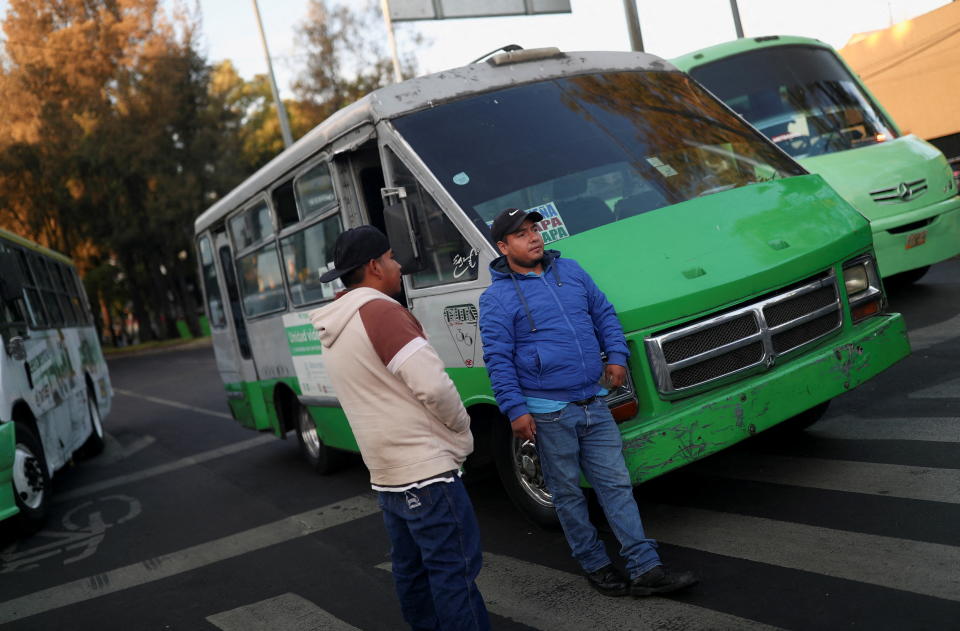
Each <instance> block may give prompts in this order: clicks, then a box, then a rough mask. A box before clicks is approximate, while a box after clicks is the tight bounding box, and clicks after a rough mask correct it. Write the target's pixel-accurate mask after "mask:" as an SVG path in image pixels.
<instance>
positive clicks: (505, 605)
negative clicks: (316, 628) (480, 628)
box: [377, 552, 777, 631]
mask: <svg viewBox="0 0 960 631" xmlns="http://www.w3.org/2000/svg"><path fill="white" fill-rule="evenodd" d="M377 568H378V569H381V570H386V571H388V572H389V571H390V563H381V564H380V565H377ZM477 587H479V588H480V593H482V594H483V600H484V602H486V604H487V609H488V610H489V611H490V612H491V613H495V614H496V615H498V616H502V617H504V618H509V619H510V620H514V621H516V622H519V623H521V624H524V625H526V626H528V627H533V628H535V629H549V630H550V631H583V629H590V630H591V631H605V630H608V629H609V630H610V631H621V630H622V629H635V630H640V629H684V631H697V630H703V631H712V630H715V629H757V630H761V629H776V628H777V627H771V626H769V625H765V624H761V623H759V622H755V621H753V620H748V619H746V618H739V617H737V616H733V615H729V614H725V613H723V612H720V611H714V610H712V609H705V608H703V607H698V606H696V605H688V604H685V603H682V602H678V601H675V600H670V599H667V598H642V599H633V598H630V597H624V598H610V597H608V596H601V595H600V594H598V593H597V592H595V591H594V590H593V589H591V588H590V586H589V585H587V582H586V580H585V579H584V578H583V576H580V575H579V574H572V573H570V572H563V571H560V570H555V569H553V568H549V567H545V566H543V565H539V564H536V563H528V562H527V561H521V560H520V559H515V558H513V557H508V556H502V555H499V554H493V553H491V552H486V553H484V555H483V570H482V571H481V572H480V576H478V577H477Z"/></svg>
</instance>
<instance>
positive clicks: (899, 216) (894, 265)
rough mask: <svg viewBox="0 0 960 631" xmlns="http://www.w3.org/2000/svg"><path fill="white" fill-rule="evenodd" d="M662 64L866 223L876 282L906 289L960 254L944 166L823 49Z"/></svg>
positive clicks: (787, 42)
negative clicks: (695, 84) (886, 280)
mask: <svg viewBox="0 0 960 631" xmlns="http://www.w3.org/2000/svg"><path fill="white" fill-rule="evenodd" d="M672 62H673V63H674V64H676V66H677V67H678V68H680V69H682V70H686V71H687V72H689V73H690V75H691V76H692V77H693V78H694V79H696V80H697V81H699V82H700V83H701V84H703V86H704V87H706V88H707V89H708V90H710V91H711V92H713V93H714V94H715V95H716V96H718V97H719V98H720V99H721V100H722V101H724V102H725V103H726V104H727V105H729V106H730V107H731V108H732V109H733V110H735V111H736V112H737V113H738V114H740V116H742V117H743V118H744V119H746V120H747V121H748V122H749V123H750V124H751V125H753V126H754V127H756V128H757V129H758V130H760V131H761V132H762V133H763V134H764V135H766V136H767V137H768V138H770V140H772V141H773V142H774V143H775V144H776V145H777V146H778V147H780V148H781V149H783V150H784V151H785V152H787V153H789V154H790V155H791V156H792V157H793V158H795V159H796V160H797V161H798V162H800V164H802V165H803V166H804V167H805V168H806V169H808V170H809V171H810V172H812V173H818V174H820V175H821V176H823V178H824V179H825V180H826V181H827V182H828V183H829V184H830V186H832V187H833V188H834V189H835V190H836V191H837V192H838V193H840V194H841V195H842V196H843V197H844V198H845V199H846V200H847V201H849V202H850V203H851V204H853V206H854V207H855V208H856V209H857V210H859V211H860V212H861V213H863V215H864V216H865V217H866V218H867V219H869V220H870V225H871V229H872V231H873V242H874V246H875V248H876V251H877V263H878V265H879V267H880V274H881V276H883V277H888V276H893V275H897V277H896V280H899V281H904V282H913V281H916V280H919V279H920V278H921V277H922V276H923V275H924V274H925V273H926V271H927V270H928V269H929V267H930V265H932V264H933V263H937V262H939V261H943V260H945V259H948V258H950V257H952V256H955V255H956V254H958V253H960V197H958V196H957V183H956V180H955V178H954V176H953V170H952V169H951V167H950V165H949V164H948V163H947V160H946V158H945V157H944V156H943V154H942V153H940V150H939V149H937V148H936V147H934V146H933V145H931V144H930V143H928V142H926V141H924V140H922V139H920V138H917V137H916V136H914V135H912V134H906V135H904V134H903V133H902V132H901V131H900V129H899V128H898V127H897V125H896V123H895V122H894V121H893V119H892V118H891V117H890V115H889V114H888V113H887V112H886V111H885V110H884V109H883V106H882V105H881V104H880V103H879V102H877V100H876V99H875V98H874V97H873V95H872V94H871V93H870V91H869V90H868V89H867V87H866V86H865V85H864V84H863V83H862V82H861V81H860V79H859V78H858V77H857V75H856V74H855V73H854V72H853V71H852V70H851V69H850V67H849V66H847V64H846V63H845V62H844V61H843V59H842V58H841V57H840V55H838V54H837V52H836V51H835V50H834V49H833V48H831V47H830V46H829V45H827V44H824V43H823V42H821V41H818V40H815V39H809V38H805V37H786V36H779V35H771V36H767V37H754V38H741V39H738V40H735V41H732V42H727V43H725V44H719V45H717V46H711V47H709V48H704V49H702V50H698V51H695V52H692V53H688V54H686V55H683V56H682V57H677V58H676V59H673V60H672Z"/></svg>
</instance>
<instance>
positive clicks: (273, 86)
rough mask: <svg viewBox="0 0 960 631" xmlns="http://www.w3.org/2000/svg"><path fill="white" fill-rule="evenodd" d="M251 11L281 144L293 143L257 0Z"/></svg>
mask: <svg viewBox="0 0 960 631" xmlns="http://www.w3.org/2000/svg"><path fill="white" fill-rule="evenodd" d="M253 13H254V14H255V15H256V16H257V28H258V29H260V41H261V42H263V54H264V55H266V56H267V74H268V75H269V77H270V91H271V92H273V102H274V103H276V104H277V116H278V117H279V118H280V134H281V135H282V136H283V146H284V147H289V146H290V145H292V144H293V135H292V134H291V133H290V121H289V120H288V119H287V108H285V107H284V106H283V101H282V100H280V91H279V90H277V79H276V77H274V76H273V62H272V61H271V60H270V49H269V48H268V47H267V36H266V34H265V33H264V32H263V21H262V20H261V19H260V7H259V6H257V0H253Z"/></svg>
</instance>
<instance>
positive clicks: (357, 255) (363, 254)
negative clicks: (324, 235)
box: [320, 226, 390, 283]
mask: <svg viewBox="0 0 960 631" xmlns="http://www.w3.org/2000/svg"><path fill="white" fill-rule="evenodd" d="M389 249H390V242H389V241H387V236H386V235H385V234H383V233H382V232H380V230H379V229H377V228H376V227H375V226H357V227H356V228H350V229H349V230H344V231H343V232H341V233H340V234H339V235H337V241H336V243H334V244H333V269H332V270H329V271H327V272H326V273H325V274H324V275H323V276H321V277H320V282H321V283H329V282H330V281H332V280H336V279H338V278H340V277H341V276H343V275H344V274H346V273H347V272H351V271H353V270H355V269H357V268H358V267H360V266H361V265H366V264H367V262H369V261H372V260H373V259H378V258H380V257H381V256H383V254H384V253H385V252H386V251H387V250H389Z"/></svg>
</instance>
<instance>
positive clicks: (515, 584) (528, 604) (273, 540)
mask: <svg viewBox="0 0 960 631" xmlns="http://www.w3.org/2000/svg"><path fill="white" fill-rule="evenodd" d="M890 302H891V307H892V309H893V310H898V311H901V312H902V313H904V315H905V317H906V319H907V323H908V326H909V327H910V329H911V341H912V343H913V345H914V353H913V355H912V356H910V357H909V358H907V359H906V360H904V361H903V362H901V363H900V364H898V365H896V366H895V367H893V368H892V369H891V370H889V371H887V372H886V373H884V374H882V375H880V376H879V377H878V378H876V379H874V380H873V381H871V382H869V383H867V384H865V385H864V386H862V387H860V388H859V389H857V390H855V391H853V392H850V393H848V394H846V395H844V396H843V397H840V398H838V399H837V400H835V401H834V403H833V405H832V407H831V409H830V411H829V413H828V415H827V416H826V417H825V418H824V419H823V420H822V421H820V422H819V423H817V424H816V425H814V426H813V427H812V428H811V429H810V430H808V431H807V432H805V433H803V434H801V435H799V436H797V437H796V438H795V439H793V440H790V441H752V442H748V443H744V444H742V445H741V446H738V447H736V448H734V449H731V450H728V451H726V452H724V453H722V454H719V455H717V456H715V457H712V458H709V459H707V460H704V461H702V462H699V463H696V464H694V465H692V466H689V467H687V468H686V469H684V470H681V471H678V472H676V473H673V474H670V475H668V476H664V477H663V478H660V479H658V480H655V481H653V482H651V483H648V484H645V485H643V486H641V487H639V488H638V489H637V496H638V499H639V501H640V504H641V512H642V515H643V517H644V520H645V523H646V526H647V529H648V532H649V534H650V535H651V536H653V537H656V538H658V539H659V540H660V542H661V543H660V550H661V553H662V555H663V557H664V559H665V560H666V561H667V563H669V564H671V565H674V566H677V567H682V568H691V569H695V570H696V571H698V572H699V573H700V574H701V576H702V579H703V580H702V583H701V584H700V585H699V586H697V587H696V588H694V589H691V590H690V591H688V592H686V593H684V594H682V595H680V596H678V597H677V598H672V599H664V598H651V599H644V600H630V599H608V598H603V597H601V596H598V595H595V594H594V593H593V592H592V591H591V590H589V588H588V587H587V585H586V583H585V582H584V581H583V579H582V578H581V577H580V576H579V574H578V570H577V566H576V564H575V562H574V561H573V560H572V559H571V558H570V557H569V554H568V552H567V548H566V544H565V543H564V541H563V539H562V535H561V534H560V533H558V532H550V531H543V530H540V529H538V528H536V527H533V526H531V525H530V524H529V523H528V522H526V521H525V520H524V519H523V518H522V517H521V516H520V515H519V514H518V513H517V512H516V511H515V510H514V509H513V507H512V506H511V505H510V503H509V502H508V501H507V499H506V498H505V496H504V494H503V493H502V491H501V489H500V487H499V484H498V483H497V481H496V478H495V477H493V478H491V479H487V480H471V481H468V486H469V489H470V492H471V496H472V498H473V500H474V504H475V507H476V511H477V514H478V517H479V520H480V525H481V530H482V533H483V544H484V550H485V553H486V559H485V568H484V571H483V573H482V575H481V590H482V591H483V592H484V595H485V598H486V599H487V601H488V606H489V608H490V611H491V613H492V616H493V622H494V628H497V629H551V630H554V629H560V630H580V629H590V630H591V631H600V630H603V629H671V630H679V629H754V628H786V629H818V630H819V629H870V630H879V629H896V630H898V631H899V630H903V629H931V630H933V629H935V630H938V631H939V630H943V629H960V362H958V361H957V357H958V356H960V261H958V260H954V261H950V262H947V263H943V264H941V265H939V266H937V267H935V268H934V269H933V270H932V271H931V272H930V273H929V274H928V275H927V277H926V278H925V279H923V281H921V282H920V283H919V284H917V285H915V286H913V287H908V288H903V289H893V290H891V292H890ZM110 368H111V374H112V378H113V383H114V387H115V388H116V390H117V396H116V398H115V400H114V408H113V411H112V413H111V414H110V416H109V417H108V418H107V419H106V421H105V425H106V428H107V431H108V433H109V436H110V439H109V441H108V446H107V449H106V450H105V452H104V453H103V454H102V455H101V456H99V457H98V458H96V459H94V460H91V461H87V462H81V463H77V465H76V466H73V467H69V468H67V469H66V470H64V471H62V472H61V473H59V474H58V475H57V477H56V478H55V493H56V495H55V501H54V504H53V506H52V510H51V516H50V520H49V523H48V526H47V528H46V529H45V530H43V531H41V532H40V533H39V534H37V535H35V536H33V537H30V538H28V539H20V540H16V539H14V538H12V536H11V534H10V533H5V534H3V535H2V536H3V538H2V539H0V625H2V627H3V629H11V630H16V629H43V630H45V631H46V630H49V631H54V630H58V629H70V630H71V631H75V630H78V629H80V630H87V629H117V630H140V629H156V630H165V629H177V630H182V629H186V630H192V629H198V630H200V629H206V630H215V629H221V630H228V631H241V630H248V629H271V630H276V631H287V630H288V629H332V630H343V629H363V630H393V629H402V628H404V626H403V623H402V620H401V617H400V612H399V607H398V605H397V602H396V598H395V596H394V593H393V587H392V580H391V577H390V575H389V571H388V569H387V568H388V567H389V565H388V542H387V538H386V535H385V532H384V529H383V525H382V522H381V518H380V515H379V513H378V511H377V508H376V505H375V500H374V498H373V495H372V493H371V492H370V491H369V487H368V484H367V476H366V471H365V470H364V469H363V466H362V464H361V463H360V461H359V459H355V460H354V462H352V464H351V466H349V467H347V468H346V469H345V470H343V471H341V472H339V473H337V474H335V475H332V476H328V477H320V476H317V475H315V474H313V473H311V472H310V471H309V470H308V469H307V468H306V466H305V465H304V464H303V463H301V462H300V460H299V459H298V454H297V445H296V439H295V437H294V436H293V435H291V436H289V437H288V439H287V440H286V441H281V440H278V439H276V438H274V437H272V436H265V435H257V434H255V433H252V432H249V431H247V430H244V429H242V428H240V427H239V426H238V425H237V424H236V423H235V422H233V421H232V420H231V419H230V418H229V414H228V413H227V408H226V403H225V400H224V397H223V391H222V388H221V385H220V381H219V378H218V376H217V374H216V370H215V367H214V362H213V356H212V351H211V350H210V349H209V348H194V349H188V350H178V351H168V352H163V353H157V354H151V355H143V356H137V357H126V358H120V359H116V360H112V361H111V362H110ZM607 537H608V538H610V536H609V535H607ZM610 544H611V549H612V550H613V549H614V547H615V544H614V543H613V542H610Z"/></svg>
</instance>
